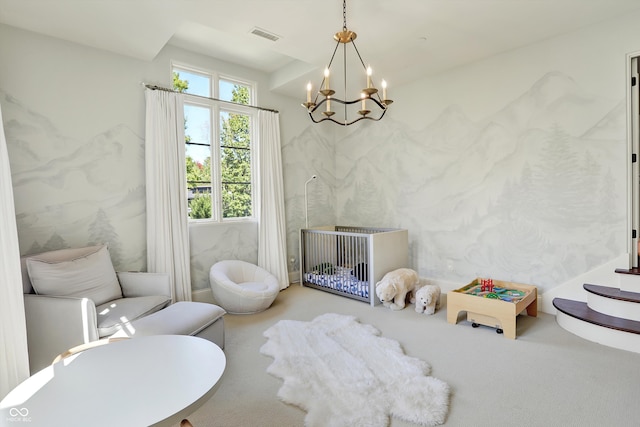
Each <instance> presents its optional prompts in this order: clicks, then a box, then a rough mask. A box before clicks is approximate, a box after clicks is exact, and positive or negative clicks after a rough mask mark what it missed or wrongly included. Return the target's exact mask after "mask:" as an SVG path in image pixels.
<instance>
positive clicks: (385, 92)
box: [382, 80, 387, 100]
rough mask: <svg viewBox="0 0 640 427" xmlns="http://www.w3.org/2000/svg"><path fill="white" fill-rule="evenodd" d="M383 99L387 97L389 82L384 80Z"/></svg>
mask: <svg viewBox="0 0 640 427" xmlns="http://www.w3.org/2000/svg"><path fill="white" fill-rule="evenodd" d="M382 99H383V100H385V99H387V82H386V81H385V80H382Z"/></svg>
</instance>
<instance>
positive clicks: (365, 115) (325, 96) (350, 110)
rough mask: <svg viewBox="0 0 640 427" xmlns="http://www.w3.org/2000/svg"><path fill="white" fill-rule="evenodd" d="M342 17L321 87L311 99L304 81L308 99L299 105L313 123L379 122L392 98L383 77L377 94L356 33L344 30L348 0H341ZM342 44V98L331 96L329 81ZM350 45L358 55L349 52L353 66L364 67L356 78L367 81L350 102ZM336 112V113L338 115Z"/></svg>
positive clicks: (309, 89)
mask: <svg viewBox="0 0 640 427" xmlns="http://www.w3.org/2000/svg"><path fill="white" fill-rule="evenodd" d="M342 18H343V24H342V31H340V32H338V33H336V34H335V35H334V36H333V38H334V40H336V42H337V43H336V47H335V49H334V50H333V55H331V59H330V60H329V65H327V67H326V68H325V70H324V78H323V79H322V81H321V82H320V86H319V88H320V89H319V90H318V91H317V92H316V94H315V97H314V99H313V100H312V96H311V95H312V90H313V86H312V85H311V82H309V83H308V84H307V102H305V103H303V104H302V106H303V107H305V108H306V109H307V112H308V113H309V117H310V118H311V120H312V121H313V122H314V123H320V122H324V121H327V120H329V121H331V122H333V123H337V124H339V125H343V126H347V125H352V124H354V123H356V122H359V121H360V120H365V119H366V120H374V121H378V120H380V119H382V117H384V115H385V113H386V112H387V108H388V107H389V105H390V104H391V103H392V102H393V101H392V100H390V99H387V83H386V82H385V81H384V80H382V82H381V86H382V96H380V93H379V92H378V89H377V88H376V87H375V85H374V84H373V76H372V74H373V72H372V70H371V67H370V66H366V65H365V64H364V61H363V60H362V57H361V56H360V52H359V51H358V48H357V47H356V44H355V42H354V40H355V39H356V37H357V34H356V33H354V32H353V31H350V30H348V29H347V0H343V1H342ZM341 44H342V53H343V54H342V61H343V67H342V71H343V77H344V80H343V81H342V82H339V83H343V87H342V88H341V89H342V90H344V92H343V93H344V95H343V98H344V99H340V98H338V97H336V96H334V95H335V94H336V91H335V90H333V89H332V86H331V84H330V82H331V76H332V74H331V73H332V70H331V65H333V60H334V58H335V57H336V52H337V51H338V47H340V45H341ZM349 44H350V45H351V46H353V51H355V54H356V55H357V57H355V56H353V55H352V58H354V59H352V60H354V61H355V64H356V67H357V68H359V66H360V65H362V69H363V70H364V73H363V74H361V75H360V76H359V77H358V76H356V78H357V79H359V80H360V81H361V82H362V83H365V82H366V84H363V86H365V87H364V88H363V89H360V90H359V94H358V96H357V97H355V99H352V100H351V101H349V100H347V89H348V88H347V86H348V83H347V81H348V75H347V62H348V58H349V57H348V55H347V46H348V45H349ZM335 80H336V79H334V81H335ZM337 104H340V105H337ZM336 113H338V115H337V116H336Z"/></svg>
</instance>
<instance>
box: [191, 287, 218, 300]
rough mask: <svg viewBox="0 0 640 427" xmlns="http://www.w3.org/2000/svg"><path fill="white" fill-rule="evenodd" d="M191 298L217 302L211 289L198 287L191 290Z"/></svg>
mask: <svg viewBox="0 0 640 427" xmlns="http://www.w3.org/2000/svg"><path fill="white" fill-rule="evenodd" d="M191 300H192V301H195V302H206V303H209V304H215V301H214V299H213V294H212V293H211V289H197V290H195V291H192V292H191Z"/></svg>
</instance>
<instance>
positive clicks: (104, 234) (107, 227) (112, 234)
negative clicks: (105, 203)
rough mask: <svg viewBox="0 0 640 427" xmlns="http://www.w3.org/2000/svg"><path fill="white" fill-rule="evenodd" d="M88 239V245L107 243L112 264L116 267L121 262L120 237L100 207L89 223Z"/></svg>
mask: <svg viewBox="0 0 640 427" xmlns="http://www.w3.org/2000/svg"><path fill="white" fill-rule="evenodd" d="M89 239H90V240H89V243H88V244H89V245H98V244H103V243H105V244H108V245H109V255H110V256H111V261H112V262H113V265H114V266H116V267H117V266H119V265H120V264H121V263H122V245H121V244H120V237H119V236H118V233H116V230H115V228H113V226H112V225H111V221H110V220H109V217H108V216H107V213H106V212H105V211H104V210H103V209H102V208H100V209H98V211H97V212H96V219H95V220H94V221H93V222H92V223H91V224H90V225H89Z"/></svg>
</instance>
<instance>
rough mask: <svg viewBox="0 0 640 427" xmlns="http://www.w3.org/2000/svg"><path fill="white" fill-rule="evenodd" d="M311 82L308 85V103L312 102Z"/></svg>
mask: <svg viewBox="0 0 640 427" xmlns="http://www.w3.org/2000/svg"><path fill="white" fill-rule="evenodd" d="M311 88H312V86H311V82H309V83H307V103H310V102H311Z"/></svg>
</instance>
